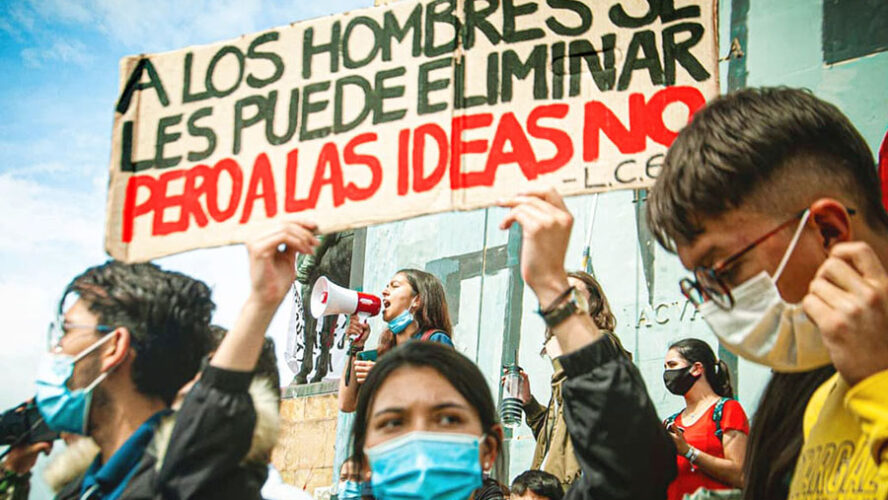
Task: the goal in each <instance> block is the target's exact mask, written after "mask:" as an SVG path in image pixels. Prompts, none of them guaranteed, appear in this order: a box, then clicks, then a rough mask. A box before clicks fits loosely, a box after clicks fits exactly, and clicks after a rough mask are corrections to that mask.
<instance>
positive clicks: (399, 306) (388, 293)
mask: <svg viewBox="0 0 888 500" xmlns="http://www.w3.org/2000/svg"><path fill="white" fill-rule="evenodd" d="M414 297H416V291H415V290H414V289H413V287H411V286H410V282H408V281H407V276H406V275H404V273H398V274H396V275H394V276H393V277H392V280H391V281H389V283H388V285H386V286H385V290H383V291H382V307H383V310H382V319H383V320H385V321H391V320H392V319H394V318H397V317H398V315H399V314H401V313H402V312H404V311H405V310H406V309H407V308H408V307H410V306H411V303H412V302H414ZM415 310H416V305H415V304H414V305H413V309H411V311H415Z"/></svg>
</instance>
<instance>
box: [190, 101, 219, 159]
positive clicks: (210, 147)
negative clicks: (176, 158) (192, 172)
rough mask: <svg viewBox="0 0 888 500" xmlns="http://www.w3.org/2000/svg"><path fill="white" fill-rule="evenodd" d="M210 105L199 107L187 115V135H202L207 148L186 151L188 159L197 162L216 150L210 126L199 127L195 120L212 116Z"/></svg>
mask: <svg viewBox="0 0 888 500" xmlns="http://www.w3.org/2000/svg"><path fill="white" fill-rule="evenodd" d="M212 115H213V108H212V106H207V107H205V108H200V109H198V110H197V111H195V112H194V113H191V116H189V117H188V135H190V136H191V137H203V138H204V139H206V141H207V148H206V149H204V150H203V151H191V152H189V153H188V161H190V162H197V161H201V160H205V159H207V158H209V157H210V155H212V154H213V152H214V151H215V150H216V132H214V131H213V129H211V128H210V127H201V126H199V125H198V124H197V121H198V120H200V119H201V118H204V117H207V116H212Z"/></svg>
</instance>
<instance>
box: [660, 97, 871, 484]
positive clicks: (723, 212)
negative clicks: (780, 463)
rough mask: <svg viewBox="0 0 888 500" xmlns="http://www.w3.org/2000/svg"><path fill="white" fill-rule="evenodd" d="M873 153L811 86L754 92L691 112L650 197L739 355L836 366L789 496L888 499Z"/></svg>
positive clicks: (702, 301)
mask: <svg viewBox="0 0 888 500" xmlns="http://www.w3.org/2000/svg"><path fill="white" fill-rule="evenodd" d="M879 186H880V184H879V180H878V178H877V176H876V169H875V162H874V160H873V156H872V153H871V152H870V149H869V148H868V146H867V144H866V143H865V142H864V140H863V138H862V137H861V136H860V134H859V133H858V132H857V130H856V129H855V128H854V127H853V125H852V124H851V123H850V122H849V121H848V119H847V118H846V117H845V116H844V115H843V114H842V113H841V112H840V111H839V110H838V109H837V108H836V107H835V106H833V105H831V104H828V103H826V102H823V101H821V100H819V99H817V98H816V97H814V96H813V95H812V94H810V93H809V92H805V91H801V90H796V89H788V88H763V89H746V90H742V91H739V92H736V93H733V94H730V95H727V96H723V97H720V98H718V99H716V100H714V101H712V102H711V103H710V104H709V105H708V106H707V107H706V108H705V109H703V110H701V111H700V112H698V113H697V114H696V115H695V116H694V120H693V122H691V123H690V124H689V125H688V126H687V127H686V128H685V129H684V130H683V131H682V132H681V133H680V134H679V136H678V138H677V139H676V140H675V142H674V143H673V145H672V147H671V148H670V150H669V153H668V154H667V156H666V160H665V164H664V168H663V170H662V172H661V174H660V176H659V178H658V179H657V183H656V184H655V186H654V187H653V189H652V190H651V193H650V196H649V198H648V207H647V209H648V219H649V224H650V226H651V228H652V230H653V232H654V234H655V235H656V237H657V238H658V240H659V241H660V243H661V244H662V245H663V246H664V247H665V248H667V249H668V250H670V251H674V252H675V253H677V254H678V256H679V258H680V259H681V261H682V264H683V265H684V266H685V267H686V268H687V269H689V270H692V272H693V276H692V277H689V278H686V279H684V280H682V282H681V288H682V291H683V292H684V293H685V295H686V296H687V297H688V299H689V300H691V301H692V302H693V303H694V304H695V305H696V306H697V307H699V308H700V311H701V312H702V313H703V317H704V319H705V320H706V321H707V323H708V324H709V325H710V327H711V328H712V329H713V331H714V332H715V334H716V335H717V336H718V337H719V340H720V341H721V342H722V343H723V345H725V346H726V347H727V348H729V349H730V350H732V351H734V352H736V353H737V354H739V355H741V356H743V357H746V358H747V359H750V360H752V361H756V362H758V363H762V364H765V365H768V366H770V367H771V368H772V369H774V370H775V371H778V372H799V371H806V370H811V369H814V368H817V367H820V366H824V365H827V364H829V363H830V362H832V363H833V364H834V365H835V367H836V369H837V370H838V374H837V375H836V376H835V377H833V378H831V379H830V380H828V381H827V382H826V383H825V384H824V385H823V386H821V387H820V389H818V390H817V392H816V393H815V394H814V396H813V397H812V398H811V400H810V402H809V403H808V407H807V410H806V414H805V422H804V423H805V434H806V435H805V444H804V447H803V449H802V452H801V455H800V458H799V460H798V462H797V465H796V469H795V473H794V474H793V477H792V483H791V486H790V494H789V498H791V499H814V498H817V499H830V498H843V499H845V498H848V499H856V498H860V499H863V498H867V499H885V498H888V446H886V442H888V272H886V264H888V214H886V212H885V210H884V208H883V207H882V204H881V194H880V190H879Z"/></svg>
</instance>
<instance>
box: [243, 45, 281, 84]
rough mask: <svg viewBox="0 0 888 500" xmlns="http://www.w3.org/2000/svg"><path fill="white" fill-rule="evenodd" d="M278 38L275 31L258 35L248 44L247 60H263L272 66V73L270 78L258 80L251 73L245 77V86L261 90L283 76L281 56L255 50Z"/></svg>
mask: <svg viewBox="0 0 888 500" xmlns="http://www.w3.org/2000/svg"><path fill="white" fill-rule="evenodd" d="M279 36H280V35H279V34H278V32H277V31H269V32H268V33H263V34H261V35H259V36H258V37H256V39H255V40H253V41H252V42H250V47H249V48H248V49H247V59H264V60H266V61H268V62H270V63H271V64H272V66H274V72H272V74H271V76H269V77H268V78H258V77H256V76H254V75H253V73H252V72H251V73H250V74H249V75H247V85H249V86H250V87H252V88H254V89H259V88H262V87H264V86H266V85H269V84H272V83H274V82H276V81H278V80H280V78H281V76H282V75H283V74H284V61H283V59H281V56H279V55H278V54H277V53H275V52H263V51H259V50H256V49H257V48H258V47H259V46H260V45H264V44H266V43H268V42H274V41H277V39H278V38H279Z"/></svg>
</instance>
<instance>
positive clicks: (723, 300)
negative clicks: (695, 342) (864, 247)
mask: <svg viewBox="0 0 888 500" xmlns="http://www.w3.org/2000/svg"><path fill="white" fill-rule="evenodd" d="M807 210H808V209H807V208H806V209H804V210H800V211H799V212H798V213H797V214H795V215H793V216H792V218H791V219H789V220H787V221H786V222H784V223H782V224H780V225H779V226H777V227H775V228H774V229H772V230H770V231H768V232H767V233H765V234H763V235H762V236H760V237H759V238H758V239H756V240H755V241H753V242H752V243H750V244H748V245H746V246H745V247H743V248H742V249H741V250H740V251H739V252H737V253H735V254H733V255H731V256H730V257H727V258H726V259H723V260H721V261H719V262H717V263H716V264H715V265H714V266H712V267H702V266H700V267H696V268H694V279H691V278H683V279H682V280H681V281H680V282H679V285H680V286H681V293H683V294H684V296H685V297H687V298H688V300H689V301H691V303H692V304H694V305H695V306H698V307H699V306H700V305H701V304H703V302H705V301H706V300H711V301H712V302H713V303H715V305H717V306H718V307H720V308H722V309H724V310H725V311H730V310H731V309H733V308H734V296H733V295H731V288H730V287H729V286H728V285H727V284H726V283H725V282H724V280H722V276H723V275H724V272H725V270H726V269H727V268H728V267H729V266H730V265H731V264H733V263H735V262H737V260H739V259H740V257H743V256H744V255H746V254H747V253H748V252H749V251H750V250H752V249H753V248H755V247H757V246H758V245H760V244H761V243H762V242H763V241H765V240H767V239H768V238H770V237H771V236H774V235H775V234H777V233H779V232H780V231H781V230H783V229H785V228H786V227H787V226H789V225H791V224H792V223H794V222H795V221H796V220H797V219H799V218H801V217H802V216H803V215H804V214H805V212H806V211H807ZM846 210H848V215H854V214H855V213H857V211H856V210H854V209H853V208H846Z"/></svg>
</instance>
